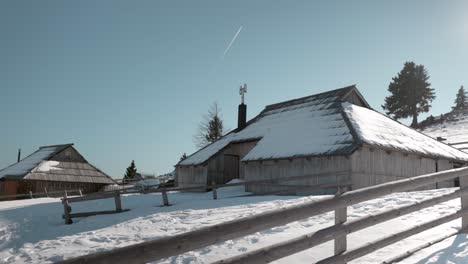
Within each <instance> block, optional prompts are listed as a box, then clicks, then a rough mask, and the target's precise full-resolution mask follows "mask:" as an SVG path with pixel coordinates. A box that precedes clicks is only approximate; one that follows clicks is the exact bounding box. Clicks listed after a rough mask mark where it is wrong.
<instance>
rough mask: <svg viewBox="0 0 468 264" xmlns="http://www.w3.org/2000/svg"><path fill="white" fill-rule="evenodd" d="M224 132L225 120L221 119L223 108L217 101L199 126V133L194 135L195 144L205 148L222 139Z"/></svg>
mask: <svg viewBox="0 0 468 264" xmlns="http://www.w3.org/2000/svg"><path fill="white" fill-rule="evenodd" d="M223 132H224V127H223V120H221V109H220V108H219V106H218V104H217V103H216V102H215V103H213V105H212V106H211V107H210V110H208V114H207V115H205V116H204V118H203V121H202V122H201V123H200V125H199V126H198V131H197V134H196V135H195V136H194V142H195V145H196V146H197V147H199V148H203V147H205V146H206V145H208V144H210V143H213V142H215V141H216V140H218V139H220V138H221V137H222V136H223Z"/></svg>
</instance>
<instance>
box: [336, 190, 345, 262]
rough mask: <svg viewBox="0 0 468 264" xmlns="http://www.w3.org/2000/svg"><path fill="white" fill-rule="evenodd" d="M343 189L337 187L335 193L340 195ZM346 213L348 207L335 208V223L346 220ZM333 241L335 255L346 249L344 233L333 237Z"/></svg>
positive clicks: (338, 223)
mask: <svg viewBox="0 0 468 264" xmlns="http://www.w3.org/2000/svg"><path fill="white" fill-rule="evenodd" d="M343 191H344V189H342V187H338V193H337V195H341V194H342V193H343ZM347 213H348V207H342V208H338V209H336V210H335V225H340V224H343V223H344V222H346V220H347ZM334 242H335V251H334V253H335V256H336V255H339V254H341V253H343V252H345V251H346V248H347V241H346V234H345V235H342V236H337V237H335V239H334ZM344 263H345V262H341V263H340V264H344Z"/></svg>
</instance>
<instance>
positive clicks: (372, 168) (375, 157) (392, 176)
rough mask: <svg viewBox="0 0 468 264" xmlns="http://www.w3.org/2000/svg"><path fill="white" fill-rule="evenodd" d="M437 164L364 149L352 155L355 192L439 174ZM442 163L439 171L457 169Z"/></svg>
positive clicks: (445, 162)
mask: <svg viewBox="0 0 468 264" xmlns="http://www.w3.org/2000/svg"><path fill="white" fill-rule="evenodd" d="M436 162H437V161H436V160H434V159H430V158H424V157H420V156H418V155H413V154H403V153H401V152H397V151H386V150H382V149H376V148H371V147H367V146H364V147H362V148H361V149H360V150H357V151H356V152H354V153H353V155H351V166H352V181H353V189H359V188H364V187H367V186H373V185H376V184H381V183H385V182H390V181H396V180H401V179H404V178H409V177H413V176H418V175H423V174H427V173H432V172H436ZM438 164H439V168H438V171H443V170H448V169H451V168H453V166H451V163H450V162H449V161H447V160H439V161H438ZM445 185H447V186H448V184H445ZM445 185H444V186H445ZM452 186H453V185H452ZM435 187H436V186H435V185H434V186H428V187H427V188H426V189H432V188H435Z"/></svg>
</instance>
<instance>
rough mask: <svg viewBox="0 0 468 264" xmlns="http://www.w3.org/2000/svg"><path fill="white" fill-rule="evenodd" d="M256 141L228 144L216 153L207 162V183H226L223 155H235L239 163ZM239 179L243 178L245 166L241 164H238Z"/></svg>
mask: <svg viewBox="0 0 468 264" xmlns="http://www.w3.org/2000/svg"><path fill="white" fill-rule="evenodd" d="M256 144H257V141H250V142H243V143H235V144H230V145H229V146H228V147H227V148H225V149H224V150H222V151H221V152H220V153H218V154H217V155H216V156H215V157H213V158H212V159H211V160H209V161H208V183H211V182H212V181H214V182H216V183H217V184H223V183H226V182H227V180H226V179H224V155H236V156H239V161H240V160H242V158H243V157H244V156H245V155H247V153H249V151H250V150H251V149H252V148H253V147H255V145H256ZM239 178H240V179H244V178H245V166H244V164H243V163H242V162H239Z"/></svg>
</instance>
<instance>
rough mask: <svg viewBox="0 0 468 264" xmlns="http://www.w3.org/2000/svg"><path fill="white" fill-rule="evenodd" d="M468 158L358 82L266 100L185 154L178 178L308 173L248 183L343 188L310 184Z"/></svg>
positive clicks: (403, 172)
mask: <svg viewBox="0 0 468 264" xmlns="http://www.w3.org/2000/svg"><path fill="white" fill-rule="evenodd" d="M243 108H245V107H243ZM239 109H241V107H239ZM239 113H241V111H239ZM239 120H242V118H239ZM244 120H245V119H244ZM467 162H468V154H467V153H464V152H462V151H459V150H458V149H455V148H453V147H451V146H449V145H446V144H444V143H441V142H439V141H437V140H435V139H433V138H431V137H428V136H426V135H424V134H422V133H420V132H418V131H416V130H413V129H411V128H409V127H407V126H405V125H403V124H401V123H399V122H397V121H395V120H393V119H391V118H389V117H387V116H385V115H383V114H381V113H379V112H377V111H375V110H373V109H372V108H371V107H370V106H369V104H368V103H367V102H366V100H365V99H364V98H363V96H362V95H361V93H360V92H359V91H358V89H357V88H356V87H355V86H349V87H345V88H341V89H337V90H333V91H328V92H325V93H320V94H316V95H312V96H307V97H303V98H299V99H294V100H289V101H285V102H281V103H277V104H273V105H268V106H266V107H265V109H264V110H263V111H262V112H261V113H260V114H259V115H258V116H256V117H255V118H253V119H252V120H250V121H249V122H247V123H245V124H242V122H240V123H239V127H238V128H237V129H236V130H234V131H233V132H231V133H229V134H227V135H225V136H224V137H222V138H221V139H219V140H218V141H216V142H214V143H212V144H210V145H208V146H206V147H205V148H203V149H201V150H199V151H197V152H195V153H194V154H192V155H191V156H189V157H187V158H186V159H185V160H183V161H181V162H179V163H178V164H177V165H176V182H177V184H178V186H180V187H191V186H207V185H208V184H210V183H211V182H213V181H214V182H216V183H226V182H229V181H230V180H232V179H236V178H239V179H244V180H245V181H256V180H268V179H271V180H273V179H279V178H288V177H299V176H305V178H303V179H300V180H289V181H282V182H278V183H274V184H256V185H248V186H247V191H250V192H253V193H256V194H265V193H274V192H279V191H285V192H288V193H291V194H326V193H334V192H336V191H337V190H336V188H324V189H322V190H320V191H313V192H308V191H307V188H303V187H306V186H312V185H317V184H341V183H345V182H350V183H351V188H352V189H358V188H363V187H367V186H372V185H375V184H379V183H384V182H389V181H394V180H399V179H403V178H408V177H412V176H417V175H422V174H427V173H431V172H436V171H442V170H447V169H451V168H454V167H459V166H464V165H466V164H467ZM453 185H454V182H445V183H441V184H438V185H437V186H432V187H449V186H453Z"/></svg>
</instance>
